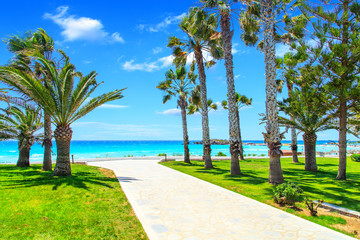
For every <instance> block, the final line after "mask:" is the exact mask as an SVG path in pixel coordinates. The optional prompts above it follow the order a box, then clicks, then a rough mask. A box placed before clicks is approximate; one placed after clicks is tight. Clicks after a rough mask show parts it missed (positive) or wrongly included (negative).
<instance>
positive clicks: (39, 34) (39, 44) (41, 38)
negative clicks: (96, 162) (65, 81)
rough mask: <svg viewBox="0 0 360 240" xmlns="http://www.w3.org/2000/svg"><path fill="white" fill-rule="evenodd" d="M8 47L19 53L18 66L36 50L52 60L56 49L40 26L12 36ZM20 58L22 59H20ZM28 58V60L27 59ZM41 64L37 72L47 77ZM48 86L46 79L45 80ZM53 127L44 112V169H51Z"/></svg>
mask: <svg viewBox="0 0 360 240" xmlns="http://www.w3.org/2000/svg"><path fill="white" fill-rule="evenodd" d="M7 45H8V49H9V50H10V51H11V52H13V53H16V54H17V57H16V59H15V61H14V63H15V65H17V67H23V64H17V63H18V62H19V60H20V61H22V62H24V58H25V57H26V56H27V57H29V56H28V55H31V54H32V53H34V52H39V53H40V54H42V55H43V56H44V57H45V58H46V59H47V60H52V53H53V51H54V49H55V48H54V40H53V39H52V38H51V37H50V36H49V35H48V34H47V33H46V31H45V30H44V29H41V28H39V29H38V30H37V31H36V32H34V33H30V32H28V33H27V34H25V36H24V37H21V36H17V35H15V36H12V37H10V38H9V39H8V40H7ZM19 58H20V59H19ZM26 60H27V61H26ZM25 61H26V63H28V64H30V63H31V61H30V59H25ZM39 67H40V65H36V66H35V69H36V70H35V72H36V73H35V74H36V76H37V77H38V78H45V77H46V74H43V75H41V71H39ZM43 83H44V84H45V85H44V86H45V87H47V86H46V81H43ZM51 140H52V129H51V117H50V114H48V113H47V112H44V141H43V146H44V160H43V167H42V170H44V171H51V170H52V161H51V147H52V141H51Z"/></svg>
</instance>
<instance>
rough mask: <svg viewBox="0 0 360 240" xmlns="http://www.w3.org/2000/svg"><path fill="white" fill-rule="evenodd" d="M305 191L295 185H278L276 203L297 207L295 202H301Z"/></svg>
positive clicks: (275, 193)
mask: <svg viewBox="0 0 360 240" xmlns="http://www.w3.org/2000/svg"><path fill="white" fill-rule="evenodd" d="M302 193H303V190H302V189H301V188H300V187H299V186H297V185H296V184H295V183H283V184H280V185H277V186H276V187H275V189H274V201H275V202H276V203H277V204H281V205H285V204H287V205H292V206H294V205H295V202H298V201H301V198H302V196H301V194H302Z"/></svg>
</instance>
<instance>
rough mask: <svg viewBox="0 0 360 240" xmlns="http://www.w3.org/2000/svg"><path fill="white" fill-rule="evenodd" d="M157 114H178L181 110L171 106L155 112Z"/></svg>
mask: <svg viewBox="0 0 360 240" xmlns="http://www.w3.org/2000/svg"><path fill="white" fill-rule="evenodd" d="M156 113H158V114H162V115H180V114H181V110H180V109H178V108H171V109H168V110H165V111H162V112H156Z"/></svg>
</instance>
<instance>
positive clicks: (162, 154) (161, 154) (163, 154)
mask: <svg viewBox="0 0 360 240" xmlns="http://www.w3.org/2000/svg"><path fill="white" fill-rule="evenodd" d="M165 155H166V153H159V154H158V156H159V157H161V156H165Z"/></svg>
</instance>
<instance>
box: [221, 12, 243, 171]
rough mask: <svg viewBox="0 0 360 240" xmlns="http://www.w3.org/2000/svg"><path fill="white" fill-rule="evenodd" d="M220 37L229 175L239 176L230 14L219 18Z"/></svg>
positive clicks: (224, 14) (237, 129)
mask: <svg viewBox="0 0 360 240" xmlns="http://www.w3.org/2000/svg"><path fill="white" fill-rule="evenodd" d="M220 28H221V37H222V41H223V49H224V58H225V68H226V81H227V93H228V108H229V111H228V113H229V142H230V154H231V167H230V174H231V175H239V174H241V170H240V163H239V150H240V140H239V137H240V129H239V114H238V111H237V104H236V99H235V83H234V72H233V68H234V64H233V56H232V53H231V48H232V37H233V34H234V32H233V31H231V30H230V12H225V13H221V18H220Z"/></svg>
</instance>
